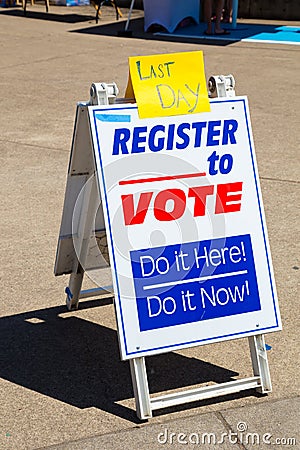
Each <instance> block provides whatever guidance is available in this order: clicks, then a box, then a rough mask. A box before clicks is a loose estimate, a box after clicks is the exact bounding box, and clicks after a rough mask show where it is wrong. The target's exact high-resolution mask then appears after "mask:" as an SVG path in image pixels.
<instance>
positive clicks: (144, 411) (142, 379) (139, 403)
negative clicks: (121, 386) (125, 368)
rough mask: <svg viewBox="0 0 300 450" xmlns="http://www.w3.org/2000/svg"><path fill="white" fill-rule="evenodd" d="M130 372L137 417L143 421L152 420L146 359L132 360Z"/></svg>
mask: <svg viewBox="0 0 300 450" xmlns="http://www.w3.org/2000/svg"><path fill="white" fill-rule="evenodd" d="M130 372H131V379H132V386H133V392H134V397H135V404H136V413H137V416H138V418H139V419H141V420H146V419H150V418H151V417H152V412H151V404H150V394H149V387H148V378H147V369H146V364H145V358H143V357H142V358H134V359H131V360H130Z"/></svg>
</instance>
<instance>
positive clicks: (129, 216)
mask: <svg viewBox="0 0 300 450" xmlns="http://www.w3.org/2000/svg"><path fill="white" fill-rule="evenodd" d="M152 195H153V192H142V193H141V195H140V198H139V201H138V205H137V208H136V213H135V212H134V202H133V195H132V194H128V195H121V199H122V206H123V213H124V221H125V225H137V224H140V223H143V222H144V220H145V217H146V214H147V211H148V209H149V205H150V201H151V198H152Z"/></svg>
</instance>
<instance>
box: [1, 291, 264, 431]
mask: <svg viewBox="0 0 300 450" xmlns="http://www.w3.org/2000/svg"><path fill="white" fill-rule="evenodd" d="M110 303H111V299H105V300H101V304H102V305H103V304H105V305H107V304H110ZM99 304H100V301H97V300H94V301H93V302H84V306H81V307H84V308H87V307H95V306H99ZM0 328H1V335H2V339H1V351H0V357H1V358H0V359H1V361H2V362H1V366H0V376H1V377H2V378H4V379H6V380H8V381H10V382H13V383H16V384H18V385H20V386H23V387H26V388H28V389H31V390H33V391H36V392H39V393H41V394H43V395H46V396H49V397H52V398H54V399H57V400H60V401H62V402H65V403H67V404H70V405H72V406H75V407H77V408H89V407H96V408H99V409H102V410H104V411H107V412H110V413H112V414H114V415H116V416H119V417H122V418H126V419H127V420H130V421H132V422H135V423H138V422H139V421H138V419H137V418H136V415H135V411H133V410H131V409H130V408H128V407H126V406H123V405H121V404H119V403H118V402H120V401H122V400H125V399H130V398H132V397H133V392H132V387H131V378H130V370H129V364H128V362H123V361H121V360H120V356H119V348H118V339H117V332H116V331H115V330H113V329H110V328H107V327H105V326H102V325H99V324H95V323H93V322H89V321H87V320H84V319H82V318H79V317H76V316H75V315H74V314H73V313H72V312H66V308H65V307H64V306H58V307H54V308H46V309H40V310H35V311H30V312H26V313H23V314H17V315H13V316H8V317H2V318H0ZM146 361H147V366H148V374H149V386H150V393H151V394H153V393H155V392H162V391H164V390H169V389H178V388H181V387H183V386H190V385H196V384H201V383H209V382H215V383H220V382H226V381H231V380H232V379H233V377H236V376H238V373H237V372H234V371H232V370H228V369H225V368H223V367H220V366H217V365H214V364H210V363H207V362H205V361H202V360H198V359H195V358H189V357H186V356H183V355H180V354H177V353H173V352H172V353H167V354H162V355H157V356H152V357H148V358H147V360H146ZM249 395H256V394H255V392H252V391H249V392H248V391H244V392H242V393H240V394H236V395H234V396H230V398H231V399H232V398H241V397H243V396H249ZM228 398H229V396H227V397H226V398H223V399H222V398H221V397H219V398H218V399H217V400H210V401H205V402H201V403H200V402H197V406H199V405H200V404H201V405H202V404H211V403H215V402H222V401H224V400H226V399H227V400H228ZM194 406H195V403H194V404H189V405H183V407H182V408H181V409H187V408H192V407H194ZM176 410H178V408H176ZM167 412H168V410H165V413H167Z"/></svg>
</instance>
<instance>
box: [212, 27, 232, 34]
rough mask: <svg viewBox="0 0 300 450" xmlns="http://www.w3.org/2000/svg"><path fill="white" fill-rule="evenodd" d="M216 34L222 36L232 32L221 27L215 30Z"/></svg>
mask: <svg viewBox="0 0 300 450" xmlns="http://www.w3.org/2000/svg"><path fill="white" fill-rule="evenodd" d="M215 34H217V35H220V36H222V35H228V34H230V31H228V30H225V29H222V28H221V29H219V30H215Z"/></svg>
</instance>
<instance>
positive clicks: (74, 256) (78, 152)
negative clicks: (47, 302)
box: [55, 75, 272, 420]
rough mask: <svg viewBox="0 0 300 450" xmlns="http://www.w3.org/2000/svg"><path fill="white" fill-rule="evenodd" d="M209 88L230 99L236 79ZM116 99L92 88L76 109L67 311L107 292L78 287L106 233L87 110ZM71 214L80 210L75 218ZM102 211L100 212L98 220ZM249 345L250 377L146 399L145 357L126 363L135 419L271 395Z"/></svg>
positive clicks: (62, 262) (255, 339)
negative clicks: (252, 393)
mask: <svg viewBox="0 0 300 450" xmlns="http://www.w3.org/2000/svg"><path fill="white" fill-rule="evenodd" d="M209 89H210V96H211V97H218V96H225V97H227V96H228V97H229V96H230V97H232V96H234V95H235V93H234V79H233V77H232V76H231V75H230V76H227V77H224V76H217V77H212V78H211V79H210V85H209ZM117 95H118V89H117V86H116V85H115V83H111V84H105V83H96V84H92V86H91V97H90V101H89V102H85V103H79V104H78V106H77V112H76V120H75V126H74V135H73V142H72V150H71V156H70V163H69V170H68V179H67V187H66V195H65V203H64V212H63V217H62V224H61V230H60V236H59V242H58V248H57V255H56V263H55V275H62V274H70V279H69V286H68V287H67V288H66V294H67V299H66V302H67V307H68V309H69V310H72V309H77V308H78V303H79V300H80V298H88V297H94V296H98V295H100V294H105V293H106V294H107V293H109V292H111V291H110V289H109V288H107V287H99V288H95V289H88V290H81V287H82V282H83V277H84V273H85V264H86V261H87V257H88V254H89V248H90V241H91V239H92V238H95V235H96V234H97V232H98V231H101V232H105V225H104V220H103V217H102V218H101V217H100V220H99V218H98V220H97V219H95V217H97V214H99V210H98V203H99V201H98V199H99V198H100V193H99V190H98V184H97V181H96V177H95V176H94V175H95V172H96V166H95V161H94V154H93V144H92V136H91V130H90V124H89V118H88V106H90V105H108V104H111V103H115V102H118V103H122V102H123V103H124V102H125V101H126V100H124V99H120V100H119V101H117V99H116V97H117ZM74 211H77V212H78V211H79V212H78V213H77V214H78V216H76V213H75V212H74ZM101 212H102V211H101V208H100V216H101ZM95 222H97V223H98V224H99V223H100V224H101V225H102V228H101V226H100V229H99V230H98V229H97V230H96V229H95ZM96 228H97V227H96ZM91 236H92V238H91ZM106 267H107V261H106ZM248 341H249V347H250V355H251V360H252V368H253V376H252V377H250V378H243V379H237V380H233V381H230V382H226V383H218V384H213V385H210V386H205V387H199V388H195V389H186V390H184V391H180V392H172V393H168V394H165V395H157V396H150V392H149V385H148V377H147V369H146V364H145V357H135V358H132V359H130V361H129V362H130V370H131V378H132V384H133V390H134V396H135V402H136V412H137V416H138V417H139V419H141V420H147V419H149V418H151V417H152V412H153V411H154V410H157V409H162V408H167V407H171V406H175V405H180V404H185V403H188V402H193V401H200V400H205V399H208V398H213V397H218V396H223V395H229V394H232V393H237V392H241V391H243V390H246V389H256V391H258V392H260V393H262V394H266V393H268V392H271V390H272V385H271V378H270V372H269V366H268V359H267V351H266V346H265V341H264V336H263V335H262V334H260V335H253V336H250V337H248Z"/></svg>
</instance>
